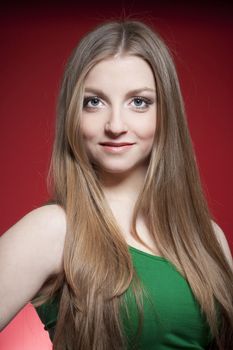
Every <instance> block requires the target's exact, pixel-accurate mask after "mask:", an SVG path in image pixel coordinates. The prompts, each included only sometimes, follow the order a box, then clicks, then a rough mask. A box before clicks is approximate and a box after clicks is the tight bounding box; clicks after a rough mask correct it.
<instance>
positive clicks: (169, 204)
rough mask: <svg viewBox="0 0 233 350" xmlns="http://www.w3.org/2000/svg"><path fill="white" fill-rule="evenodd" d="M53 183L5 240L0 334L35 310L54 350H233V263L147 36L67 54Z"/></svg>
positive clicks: (129, 26)
mask: <svg viewBox="0 0 233 350" xmlns="http://www.w3.org/2000/svg"><path fill="white" fill-rule="evenodd" d="M49 179H50V180H51V181H50V188H51V189H52V192H51V201H50V202H49V203H47V204H46V205H45V206H43V207H40V208H38V209H36V210H33V211H32V212H30V213H29V214H27V215H26V216H25V217H23V218H22V219H21V220H20V221H19V222H18V223H16V224H15V225H14V226H13V227H12V228H10V229H9V231H8V232H6V233H5V234H4V235H3V237H2V238H1V240H0V269H1V273H0V315H1V319H0V323H1V324H0V326H1V328H4V327H5V326H6V325H7V324H8V323H9V322H10V320H11V319H12V318H13V317H14V316H15V315H16V313H17V312H18V311H19V310H20V309H21V308H22V307H23V306H24V305H25V304H26V303H28V302H29V301H31V302H32V303H33V304H34V306H35V307H36V310H37V312H38V314H39V316H40V318H41V320H42V322H43V323H44V325H45V329H47V330H48V331H49V334H50V338H51V340H52V341H53V348H54V349H56V350H60V349H61V350H64V349H69V350H76V349H79V350H82V349H83V350H89V349H95V350H96V349H98V350H103V349H106V350H109V349H117V350H118V349H146V350H152V349H158V350H168V349H186V350H187V349H196V350H197V349H199V350H200V349H210V348H211V349H214V348H216V349H222V350H223V349H224V350H230V349H232V346H233V302H232V301H233V286H232V276H233V273H232V257H231V253H230V249H229V247H228V244H227V241H226V238H225V236H224V234H223V232H222V230H221V229H220V228H219V226H218V225H217V224H216V223H215V222H214V221H213V220H212V218H211V214H210V213H209V210H208V207H207V204H206V200H205V198H204V195H203V192H202V189H201V184H200V179H199V175H198V170H197V166H196V162H195V156H194V152H193V149H192V144H191V140H190V136H189V132H188V127H187V122H186V119H185V112H184V107H183V101H182V96H181V92H180V88H179V83H178V78H177V75H176V70H175V67H174V63H173V61H172V58H171V55H170V54H169V50H168V48H167V47H166V45H165V44H164V42H163V41H162V40H161V38H160V37H159V36H158V35H157V34H156V33H155V32H154V31H153V30H152V29H151V28H149V27H148V26H147V25H145V24H144V23H142V22H138V21H116V22H107V23H104V24H102V25H100V26H99V27H97V28H96V29H95V30H93V31H92V32H90V33H88V34H87V35H86V36H85V37H84V38H83V39H82V40H81V41H80V43H79V45H78V47H77V48H76V49H75V50H74V52H73V53H72V56H71V58H70V59H69V62H68V64H67V67H66V70H65V74H64V79H63V83H62V87H61V93H60V99H59V105H58V116H57V128H56V137H55V143H54V149H53V154H52V160H51V168H50V174H49ZM19 286H20V287H19Z"/></svg>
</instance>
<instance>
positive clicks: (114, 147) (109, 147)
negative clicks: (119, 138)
mask: <svg viewBox="0 0 233 350" xmlns="http://www.w3.org/2000/svg"><path fill="white" fill-rule="evenodd" d="M100 145H101V146H102V147H103V149H104V150H105V151H106V152H108V153H112V154H116V153H123V152H126V151H127V150H128V149H130V148H131V147H132V146H133V145H134V143H128V142H103V143H100Z"/></svg>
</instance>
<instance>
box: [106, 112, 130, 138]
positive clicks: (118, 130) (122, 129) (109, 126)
mask: <svg viewBox="0 0 233 350" xmlns="http://www.w3.org/2000/svg"><path fill="white" fill-rule="evenodd" d="M105 131H106V132H107V133H109V134H113V135H115V136H117V135H119V134H122V133H126V132H127V131H128V127H127V124H126V123H125V121H124V119H123V117H122V111H121V109H120V108H112V109H111V111H110V112H109V115H108V119H107V121H106V124H105Z"/></svg>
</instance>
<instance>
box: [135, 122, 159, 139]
mask: <svg viewBox="0 0 233 350" xmlns="http://www.w3.org/2000/svg"><path fill="white" fill-rule="evenodd" d="M155 131H156V120H155V118H151V119H149V120H148V122H147V123H145V122H144V123H141V125H140V126H139V128H138V137H139V138H140V139H141V140H143V141H145V142H149V143H151V142H153V140H154V136H155Z"/></svg>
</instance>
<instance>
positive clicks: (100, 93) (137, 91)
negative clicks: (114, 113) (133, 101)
mask: <svg viewBox="0 0 233 350" xmlns="http://www.w3.org/2000/svg"><path fill="white" fill-rule="evenodd" d="M144 91H149V92H153V93H154V94H155V93H156V91H155V90H154V89H151V88H149V87H143V88H139V89H134V90H131V91H128V92H127V94H126V97H129V96H132V95H138V94H140V93H141V92H144ZM84 93H94V94H95V95H97V96H100V97H101V98H104V99H105V100H108V96H107V95H106V94H105V93H104V92H103V91H102V90H100V89H96V88H92V87H87V88H86V89H85V90H84Z"/></svg>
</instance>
